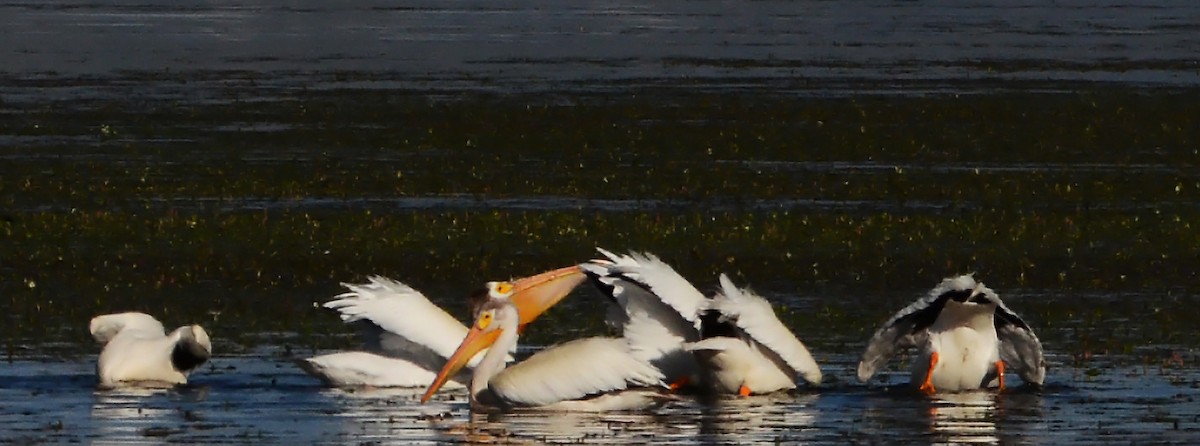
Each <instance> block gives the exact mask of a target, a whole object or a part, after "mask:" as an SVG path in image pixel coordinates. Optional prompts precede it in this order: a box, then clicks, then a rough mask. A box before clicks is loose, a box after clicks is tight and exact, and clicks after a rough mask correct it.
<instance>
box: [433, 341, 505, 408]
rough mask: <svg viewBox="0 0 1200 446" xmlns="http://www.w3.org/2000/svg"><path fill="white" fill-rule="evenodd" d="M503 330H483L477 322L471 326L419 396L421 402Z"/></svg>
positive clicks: (488, 345) (435, 391)
mask: <svg viewBox="0 0 1200 446" xmlns="http://www.w3.org/2000/svg"><path fill="white" fill-rule="evenodd" d="M501 331H503V330H492V331H490V332H486V333H485V332H484V331H483V330H481V329H480V328H479V324H476V325H473V326H471V331H469V332H467V337H466V338H463V341H462V344H459V345H458V349H457V350H454V354H453V355H450V359H448V360H446V365H445V366H443V367H442V371H440V372H438V375H437V378H434V379H433V383H432V384H430V385H429V389H428V390H426V391H425V395H422V396H421V402H422V403H424V402H426V401H429V398H432V397H433V394H434V393H437V391H438V389H441V388H442V386H443V385H445V384H446V380H447V379H450V377H451V376H454V375H456V374H458V371H459V370H462V368H463V367H466V366H467V363H468V362H470V361H471V358H473V357H475V354H476V353H479V351H480V350H483V349H485V348H488V347H490V346H491V345H492V343H494V342H496V338H498V337H500V332H501Z"/></svg>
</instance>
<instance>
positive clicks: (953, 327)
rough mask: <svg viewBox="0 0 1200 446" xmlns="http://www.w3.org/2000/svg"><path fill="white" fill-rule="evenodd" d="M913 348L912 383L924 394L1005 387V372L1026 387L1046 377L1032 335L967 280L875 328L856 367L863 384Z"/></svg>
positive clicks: (945, 284) (945, 286)
mask: <svg viewBox="0 0 1200 446" xmlns="http://www.w3.org/2000/svg"><path fill="white" fill-rule="evenodd" d="M904 348H916V349H918V351H919V356H918V358H917V360H916V362H914V363H913V369H912V383H913V384H914V385H917V386H918V388H919V389H920V390H921V391H923V392H926V393H930V394H932V393H934V392H936V391H939V390H941V391H959V390H974V389H979V388H983V387H988V386H990V385H992V384H995V385H997V386H998V387H999V388H1001V389H1003V388H1004V372H1005V370H1006V369H1008V370H1011V371H1013V372H1016V374H1017V375H1018V376H1020V377H1021V379H1023V380H1024V381H1025V382H1026V383H1028V384H1032V385H1041V384H1042V381H1043V380H1044V379H1045V377H1046V362H1045V359H1044V358H1043V357H1042V344H1041V342H1040V341H1038V338H1037V336H1036V335H1034V334H1033V330H1032V329H1030V328H1029V325H1028V324H1026V323H1025V321H1023V320H1021V318H1020V317H1019V316H1017V314H1016V313H1014V312H1013V311H1012V310H1010V309H1008V307H1006V306H1005V305H1004V302H1003V301H1001V300H1000V296H998V295H996V293H995V292H993V291H992V290H991V289H989V288H988V287H986V286H984V285H983V284H982V283H978V282H976V281H975V278H974V277H972V276H970V275H963V276H959V277H954V278H949V279H946V280H943V281H942V283H941V284H939V285H938V286H937V287H936V288H934V289H933V290H932V291H930V292H929V294H928V295H926V296H925V297H922V298H920V299H918V300H917V301H916V302H913V303H912V304H911V305H909V306H907V307H905V308H904V309H902V310H900V311H899V312H898V313H896V314H895V315H894V316H892V318H891V319H888V321H887V322H886V323H884V324H883V327H880V328H879V330H878V331H876V332H875V335H874V336H872V337H871V341H870V342H869V343H868V344H867V349H866V351H865V352H864V353H863V357H862V361H861V362H859V363H858V379H859V380H861V381H862V382H867V381H868V380H870V379H871V377H872V376H874V375H875V371H876V370H877V369H878V368H879V367H880V366H881V365H883V364H884V363H886V362H887V361H888V359H889V358H891V357H892V355H893V354H894V353H895V352H896V351H897V350H899V349H904Z"/></svg>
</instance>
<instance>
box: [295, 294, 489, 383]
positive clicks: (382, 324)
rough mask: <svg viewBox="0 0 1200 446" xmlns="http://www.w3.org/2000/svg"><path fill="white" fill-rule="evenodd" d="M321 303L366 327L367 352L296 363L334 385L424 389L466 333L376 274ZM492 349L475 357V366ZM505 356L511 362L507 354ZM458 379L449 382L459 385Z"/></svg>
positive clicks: (443, 314) (437, 310)
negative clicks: (363, 282) (332, 298)
mask: <svg viewBox="0 0 1200 446" xmlns="http://www.w3.org/2000/svg"><path fill="white" fill-rule="evenodd" d="M342 285H343V286H345V287H346V288H347V289H348V290H349V291H347V292H345V293H342V294H339V295H337V296H334V300H331V301H329V302H326V303H325V304H324V305H322V306H323V307H325V308H329V309H332V310H335V311H337V312H338V315H339V316H340V317H341V319H342V321H344V322H346V323H347V324H355V325H359V326H361V327H363V328H364V334H365V337H366V350H367V351H366V352H343V353H333V354H329V355H323V356H318V357H314V358H309V359H307V360H303V361H302V362H297V365H299V366H300V368H301V369H303V370H304V371H305V372H308V373H309V374H310V375H312V376H314V377H316V378H318V379H320V380H321V381H322V382H324V383H325V384H327V385H331V386H335V387H357V386H370V387H422V386H427V385H429V383H430V382H432V381H433V378H434V377H435V376H436V375H437V371H438V370H440V369H441V367H442V365H443V364H445V363H446V359H447V358H449V357H450V355H451V354H453V353H454V350H455V349H456V348H458V344H459V342H461V341H462V339H463V338H465V337H466V336H467V327H466V326H465V325H463V324H462V323H461V322H459V321H458V320H457V319H455V318H454V317H453V316H451V315H450V314H449V313H447V312H446V311H445V310H442V309H441V308H439V307H438V306H437V305H434V304H433V302H430V301H429V299H428V298H427V297H425V295H424V294H422V293H421V292H420V291H417V290H416V289H413V288H412V287H410V286H408V285H405V284H403V283H401V282H398V281H395V280H392V279H389V278H386V277H381V276H372V277H370V278H369V282H368V283H365V284H349V283H344V284H342ZM486 353H487V350H486V349H485V350H482V351H480V352H479V354H477V355H475V356H474V357H472V358H471V361H470V362H468V363H467V366H468V367H475V366H476V365H477V364H478V363H479V360H480V359H481V358H483V355H484V354H486ZM506 360H508V361H511V360H512V357H511V356H508V357H507V358H506ZM460 385H461V383H459V382H454V381H453V380H452V381H450V382H448V383H447V386H450V387H454V386H460Z"/></svg>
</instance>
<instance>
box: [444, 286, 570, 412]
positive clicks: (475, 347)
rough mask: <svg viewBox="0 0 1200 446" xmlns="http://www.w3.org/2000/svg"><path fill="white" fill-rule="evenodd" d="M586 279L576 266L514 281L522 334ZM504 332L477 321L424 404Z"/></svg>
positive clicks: (514, 301) (447, 361)
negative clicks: (529, 325)
mask: <svg viewBox="0 0 1200 446" xmlns="http://www.w3.org/2000/svg"><path fill="white" fill-rule="evenodd" d="M584 277H585V276H584V274H583V270H582V269H581V268H579V266H578V265H575V266H569V267H566V268H559V269H556V270H554V271H547V272H544V273H541V274H538V275H536V276H531V277H526V278H523V279H519V280H517V281H515V282H513V294H512V296H510V297H509V300H510V301H511V302H512V304H513V306H515V307H516V308H517V315H518V316H519V318H520V321H519V322H518V324H519V328H518V331H519V330H520V329H521V328H524V326H525V325H526V324H528V323H530V322H533V320H534V319H537V318H538V316H541V315H542V313H544V312H546V310H548V309H549V308H550V307H552V306H554V304H556V303H558V302H559V301H561V300H563V298H564V297H567V295H568V294H570V293H571V290H573V289H575V287H576V286H577V285H579V283H580V282H582V281H583V279H584ZM500 332H501V330H492V331H489V332H484V331H483V329H481V328H479V323H478V321H476V323H475V324H474V325H472V326H471V330H470V331H468V332H467V337H466V338H463V341H462V343H461V344H459V345H458V349H456V350H454V354H452V355H450V359H448V360H446V365H445V366H444V367H442V371H440V372H438V375H437V378H434V380H433V383H432V384H430V385H429V389H428V390H426V391H425V395H423V396H421V402H422V403H424V402H426V401H429V398H431V397H433V394H434V393H437V391H438V390H439V389H441V388H442V386H443V385H445V384H446V380H447V379H449V378H450V377H451V376H454V375H455V374H457V373H458V372H459V371H460V370H462V369H463V367H466V365H467V363H468V362H470V360H471V358H473V357H474V356H475V354H476V353H479V351H480V350H483V349H485V348H488V347H490V346H491V345H492V344H493V343H495V342H496V338H498V337H500Z"/></svg>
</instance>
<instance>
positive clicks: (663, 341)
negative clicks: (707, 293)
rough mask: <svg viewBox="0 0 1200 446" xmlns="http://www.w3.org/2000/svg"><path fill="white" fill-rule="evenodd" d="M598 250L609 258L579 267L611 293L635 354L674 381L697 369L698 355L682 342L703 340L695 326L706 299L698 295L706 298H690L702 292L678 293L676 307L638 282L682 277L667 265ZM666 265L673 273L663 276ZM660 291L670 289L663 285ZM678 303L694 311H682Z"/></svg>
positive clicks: (621, 325) (638, 257)
mask: <svg viewBox="0 0 1200 446" xmlns="http://www.w3.org/2000/svg"><path fill="white" fill-rule="evenodd" d="M600 252H601V253H604V254H605V255H606V256H608V257H609V258H610V259H611V261H605V260H594V261H592V262H589V263H585V264H583V265H581V267H582V268H583V270H584V272H586V273H587V274H588V275H589V276H590V277H591V278H592V279H593V280H594V281H596V282H599V284H598V286H597V288H599V289H600V290H601V291H602V292H605V293H607V294H608V295H609V297H610V298H611V299H612V301H613V302H614V303H615V305H614V306H613V307H612V309H615V310H617V311H616V313H617V314H619V317H617V318H611V317H610V319H616V320H617V321H619V322H620V324H619V325H620V328H621V330H622V333H623V336H624V337H625V339H627V340H628V341H629V344H630V347H631V349H632V351H633V353H634V355H636V356H637V357H638V358H639V359H641V360H643V361H646V362H650V363H651V364H654V365H655V366H656V367H658V368H659V369H660V370H662V371H663V373H664V374H665V375H666V377H667V379H668V380H669V381H671V382H676V381H677V380H679V379H680V378H684V377H690V375H692V374H694V373H696V372H698V371H699V367H698V365H697V363H696V360H695V357H694V356H693V355H691V354H690V353H689V352H688V351H686V350H684V348H683V345H684V344H685V343H689V342H694V341H697V340H699V339H700V333H699V331H698V330H697V323H698V322H699V318H698V317H696V313H695V311H696V308H698V307H700V306H702V305H703V301H707V300H708V299H706V298H704V297H703V296H700V299H702V301H699V302H696V301H691V300H690V299H692V298H693V297H694V296H695V295H699V294H698V292H696V293H697V294H695V295H691V294H688V293H676V295H675V299H673V300H672V301H674V302H676V306H672V305H670V304H669V303H668V299H666V298H664V297H663V296H659V295H657V294H654V293H653V292H652V291H651V290H652V287H650V286H648V285H646V284H644V283H640V282H636V281H635V278H639V279H641V278H647V277H649V278H651V279H650V281H651V282H659V283H662V282H666V281H663V280H656V279H654V277H660V278H661V277H674V278H677V279H678V280H682V278H681V277H679V275H678V274H675V273H674V271H673V270H671V269H670V267H669V266H666V265H665V264H663V263H662V262H660V261H658V260H657V259H654V260H651V259H650V258H649V257H648V256H637V255H634V256H623V257H622V256H617V255H615V254H612V253H610V252H608V251H604V250H600ZM644 265H649V267H648V268H647V267H644ZM664 269H665V271H669V274H664ZM689 286H690V284H689ZM659 289H667V288H664V287H661V286H660V287H659ZM692 289H693V290H694V288H692ZM680 297H682V298H683V299H680ZM677 307H679V308H684V309H685V310H684V311H692V313H689V314H687V315H684V314H681V313H680V312H679V311H680V310H679V309H678V308H677Z"/></svg>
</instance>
